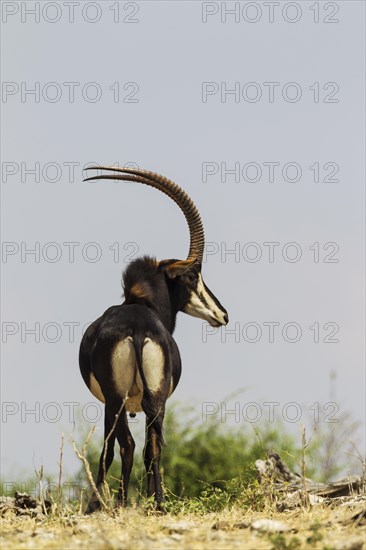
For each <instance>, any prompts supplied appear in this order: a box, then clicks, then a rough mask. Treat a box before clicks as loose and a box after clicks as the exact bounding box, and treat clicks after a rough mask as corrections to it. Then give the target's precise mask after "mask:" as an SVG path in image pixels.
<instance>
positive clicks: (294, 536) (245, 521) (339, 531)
mask: <svg viewBox="0 0 366 550" xmlns="http://www.w3.org/2000/svg"><path fill="white" fill-rule="evenodd" d="M353 514H354V512H353ZM351 516H352V512H351V509H350V507H348V506H342V507H337V508H334V509H329V508H326V507H325V506H324V505H315V506H314V507H312V508H311V509H309V510H304V509H299V510H296V511H291V512H283V513H278V512H271V511H270V510H267V511H266V512H251V511H246V512H245V513H244V512H243V511H241V510H239V509H232V510H230V511H229V510H227V511H222V512H219V513H210V514H205V515H201V514H193V513H182V514H178V515H174V516H173V515H170V514H168V515H166V516H156V515H146V513H144V512H143V511H142V510H139V509H137V508H127V509H122V510H118V511H114V512H110V513H106V512H97V513H96V514H94V515H93V516H84V515H79V514H71V513H69V514H68V515H61V516H59V517H57V516H56V515H55V514H53V515H50V516H48V517H42V516H37V517H34V518H31V517H29V516H17V515H15V514H14V513H13V512H7V513H6V515H5V517H4V518H3V521H2V540H1V548H2V549H4V550H7V549H9V550H14V549H18V548H19V549H22V548H35V549H37V550H38V549H40V550H41V549H46V548H47V549H64V548H65V549H66V548H70V549H78V548H80V549H83V548H86V549H88V550H89V549H103V550H115V549H126V550H127V549H128V550H129V549H131V548H133V549H136V550H139V549H141V550H146V549H159V550H160V549H162V548H184V549H192V550H198V549H211V548H215V549H216V548H217V549H224V548H226V549H232V548H240V549H245V550H247V549H248V550H250V549H253V550H254V549H255V550H261V549H274V550H282V549H284V550H286V549H292V550H294V549H298V548H299V549H300V548H304V549H314V550H315V549H316V550H317V549H319V550H325V549H327V550H330V549H335V550H361V549H364V548H365V527H364V526H362V525H359V521H357V520H354V519H353V520H352V519H350V518H351ZM259 518H271V519H276V520H279V521H281V522H282V523H284V524H286V526H287V527H288V528H289V529H290V530H289V531H288V532H285V533H275V534H269V533H261V532H259V531H256V530H253V529H252V528H251V527H250V526H247V525H250V524H251V523H252V522H253V521H254V520H256V519H259ZM215 524H216V525H217V527H218V528H216V529H213V525H215Z"/></svg>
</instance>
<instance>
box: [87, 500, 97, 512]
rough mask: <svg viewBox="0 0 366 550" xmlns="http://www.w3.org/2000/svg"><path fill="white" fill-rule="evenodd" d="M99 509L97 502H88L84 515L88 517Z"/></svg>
mask: <svg viewBox="0 0 366 550" xmlns="http://www.w3.org/2000/svg"><path fill="white" fill-rule="evenodd" d="M99 509H100V502H99V500H90V502H89V504H88V507H87V509H86V511H85V514H86V515H90V514H92V513H93V512H96V511H97V510H99Z"/></svg>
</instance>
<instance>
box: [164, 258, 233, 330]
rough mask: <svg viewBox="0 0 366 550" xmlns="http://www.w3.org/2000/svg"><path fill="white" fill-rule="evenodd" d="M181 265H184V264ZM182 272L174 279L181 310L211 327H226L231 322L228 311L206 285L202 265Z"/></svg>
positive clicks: (187, 268)
mask: <svg viewBox="0 0 366 550" xmlns="http://www.w3.org/2000/svg"><path fill="white" fill-rule="evenodd" d="M176 263H178V262H176ZM181 263H182V264H183V262H181ZM173 265H174V263H173ZM182 271H183V272H182V273H181V274H177V275H175V277H174V281H175V282H176V283H177V285H178V287H179V294H180V297H181V303H180V307H179V309H180V310H181V311H184V312H185V313H187V314H188V315H192V316H193V317H199V318H200V319H203V320H205V321H208V322H209V323H210V325H211V326H214V327H219V326H221V325H226V324H227V323H228V321H229V318H228V315H227V311H226V309H225V308H224V307H223V306H222V305H221V304H220V302H219V301H218V299H217V298H216V296H215V295H214V294H213V293H212V292H211V291H210V290H209V288H208V287H207V286H206V285H205V283H204V281H203V279H202V274H201V264H199V263H194V264H193V265H191V266H188V267H187V266H186V268H185V269H184V270H182Z"/></svg>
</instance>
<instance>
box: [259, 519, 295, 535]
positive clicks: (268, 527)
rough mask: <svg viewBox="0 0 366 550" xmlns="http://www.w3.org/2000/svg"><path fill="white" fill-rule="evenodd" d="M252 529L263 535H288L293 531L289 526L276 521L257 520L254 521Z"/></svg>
mask: <svg viewBox="0 0 366 550" xmlns="http://www.w3.org/2000/svg"><path fill="white" fill-rule="evenodd" d="M251 528H252V529H254V530H255V531H260V532H261V533H287V532H289V531H292V528H291V527H290V526H289V525H287V524H286V523H283V522H282V521H276V520H274V519H256V520H255V521H253V523H252V525H251Z"/></svg>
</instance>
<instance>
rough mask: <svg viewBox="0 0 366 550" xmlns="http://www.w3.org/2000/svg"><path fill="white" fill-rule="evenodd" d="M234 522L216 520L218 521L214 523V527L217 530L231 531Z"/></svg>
mask: <svg viewBox="0 0 366 550" xmlns="http://www.w3.org/2000/svg"><path fill="white" fill-rule="evenodd" d="M231 526H232V524H231V523H230V521H216V523H214V524H213V526H212V529H215V531H219V530H222V531H229V529H231Z"/></svg>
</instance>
